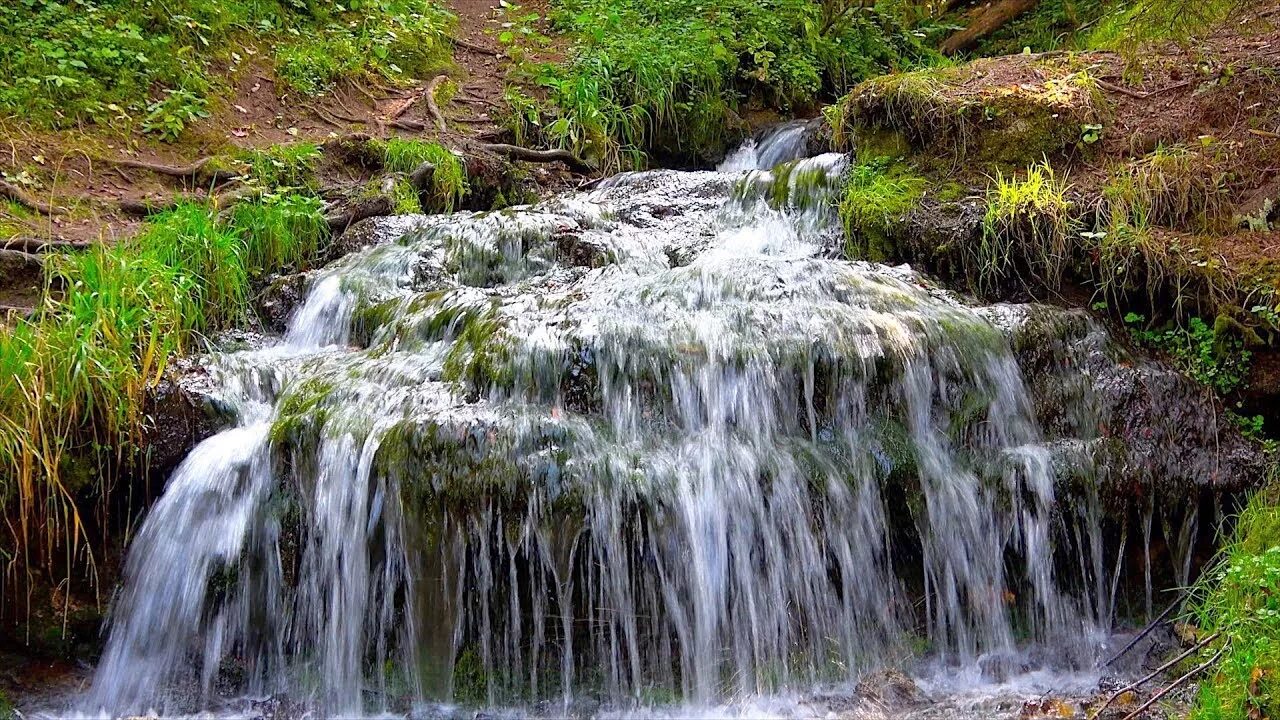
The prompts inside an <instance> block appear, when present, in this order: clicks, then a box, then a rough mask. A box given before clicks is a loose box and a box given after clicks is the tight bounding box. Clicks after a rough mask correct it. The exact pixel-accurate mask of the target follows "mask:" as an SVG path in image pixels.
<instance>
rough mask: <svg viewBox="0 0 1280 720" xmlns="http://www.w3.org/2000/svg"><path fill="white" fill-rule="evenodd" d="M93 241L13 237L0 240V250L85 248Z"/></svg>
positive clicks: (27, 250) (47, 250)
mask: <svg viewBox="0 0 1280 720" xmlns="http://www.w3.org/2000/svg"><path fill="white" fill-rule="evenodd" d="M93 245H94V243H91V242H86V241H83V240H63V239H62V238H33V237H14V238H9V239H7V240H0V250H16V251H18V252H24V253H33V254H34V253H41V252H49V251H50V250H87V249H89V248H90V247H93Z"/></svg>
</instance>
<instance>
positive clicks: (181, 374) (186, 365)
mask: <svg viewBox="0 0 1280 720" xmlns="http://www.w3.org/2000/svg"><path fill="white" fill-rule="evenodd" d="M212 393H213V385H212V382H211V380H210V378H209V376H208V374H207V373H206V372H205V371H204V370H203V369H202V368H200V367H199V366H198V364H197V363H196V362H195V361H193V360H182V361H180V362H178V363H176V364H175V365H174V366H173V367H172V368H171V370H170V372H169V373H168V374H167V375H166V376H165V377H164V378H163V379H162V380H161V381H160V382H159V383H158V384H157V385H156V386H155V387H154V388H152V389H151V391H150V393H149V394H148V396H147V400H146V406H145V412H146V415H147V423H146V426H145V428H144V430H143V441H142V444H141V447H140V450H141V458H140V461H141V463H142V464H141V467H143V468H144V469H145V470H146V472H147V474H149V475H150V476H151V477H158V478H164V477H166V476H167V475H168V473H169V471H170V470H172V469H173V468H174V467H177V465H178V463H180V462H182V460H183V458H185V457H186V456H187V453H189V452H190V451H191V448H193V447H195V446H196V445H197V444H199V443H200V441H202V440H204V439H206V438H209V437H212V436H213V435H214V434H215V433H216V432H217V431H218V430H219V429H221V428H223V427H226V426H227V424H228V423H230V422H232V420H233V418H231V417H230V416H229V415H228V414H227V412H226V409H225V408H223V407H221V406H220V405H219V403H218V402H217V401H216V400H214V398H213V394H212Z"/></svg>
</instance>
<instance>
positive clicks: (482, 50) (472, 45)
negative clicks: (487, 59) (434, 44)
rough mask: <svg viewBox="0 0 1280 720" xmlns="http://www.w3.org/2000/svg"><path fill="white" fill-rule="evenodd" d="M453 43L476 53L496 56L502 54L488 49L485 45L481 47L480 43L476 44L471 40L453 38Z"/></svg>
mask: <svg viewBox="0 0 1280 720" xmlns="http://www.w3.org/2000/svg"><path fill="white" fill-rule="evenodd" d="M453 44H454V45H455V46H457V47H460V48H462V49H464V50H470V51H471V52H473V53H478V54H480V55H491V56H493V57H498V56H500V55H501V54H502V53H499V52H498V51H496V50H490V49H489V48H487V47H481V46H480V45H476V44H475V43H473V42H469V41H467V40H463V39H462V38H453Z"/></svg>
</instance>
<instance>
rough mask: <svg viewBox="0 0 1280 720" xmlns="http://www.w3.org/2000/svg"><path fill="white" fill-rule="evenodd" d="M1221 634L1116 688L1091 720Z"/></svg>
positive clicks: (1204, 640) (1216, 634)
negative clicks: (1123, 696)
mask: <svg viewBox="0 0 1280 720" xmlns="http://www.w3.org/2000/svg"><path fill="white" fill-rule="evenodd" d="M1220 634H1221V633H1214V634H1212V635H1210V636H1209V637H1207V638H1205V639H1203V640H1201V641H1200V642H1198V643H1196V644H1195V645H1193V646H1191V647H1190V648H1189V649H1187V650H1186V651H1185V652H1183V653H1182V654H1181V655H1178V657H1176V658H1174V659H1172V660H1170V661H1169V662H1167V663H1165V664H1163V665H1161V666H1160V667H1158V668H1156V669H1155V670H1152V671H1151V672H1150V673H1148V674H1147V675H1145V676H1144V677H1142V678H1139V679H1138V680H1135V681H1134V682H1131V683H1129V684H1128V685H1125V686H1124V687H1122V688H1120V689H1119V690H1116V691H1115V692H1113V693H1111V694H1110V695H1108V696H1107V699H1106V701H1105V702H1103V703H1102V705H1101V706H1100V707H1099V708H1098V709H1097V710H1095V711H1093V714H1091V715H1090V716H1089V718H1090V720H1093V719H1094V718H1098V717H1101V716H1102V711H1103V710H1106V709H1107V707H1108V706H1110V705H1111V703H1113V702H1115V699H1116V698H1118V697H1120V696H1121V695H1123V694H1125V693H1127V692H1129V691H1131V690H1136V689H1138V688H1140V687H1142V686H1143V685H1145V684H1146V683H1147V682H1149V681H1150V680H1151V679H1152V678H1154V677H1155V676H1157V675H1159V674H1160V673H1162V672H1164V671H1166V670H1168V669H1169V668H1171V667H1173V666H1174V665H1177V664H1178V663H1180V662H1182V661H1183V660H1185V659H1187V658H1189V657H1191V655H1192V654H1193V653H1195V652H1196V651H1197V650H1200V649H1201V648H1203V647H1205V646H1206V645H1208V644H1209V643H1211V642H1213V641H1214V640H1216V639H1217V638H1218V636H1219V635H1220Z"/></svg>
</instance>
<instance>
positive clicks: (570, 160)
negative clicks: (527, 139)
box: [478, 143, 595, 175]
mask: <svg viewBox="0 0 1280 720" xmlns="http://www.w3.org/2000/svg"><path fill="white" fill-rule="evenodd" d="M478 147H479V148H480V149H482V150H488V151H489V152H492V153H497V154H498V155H502V156H504V157H506V158H508V159H511V160H524V161H525V162H535V163H550V162H562V163H564V164H565V165H566V166H568V168H569V169H570V170H573V171H574V172H579V173H582V174H584V175H585V174H588V173H592V172H595V168H594V167H592V166H591V165H590V164H588V163H587V162H586V161H585V160H583V159H582V158H580V157H578V156H577V155H574V154H573V153H571V152H569V151H568V150H533V149H531V148H526V147H520V146H519V145H507V144H506V143H481V144H479V145H478Z"/></svg>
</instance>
